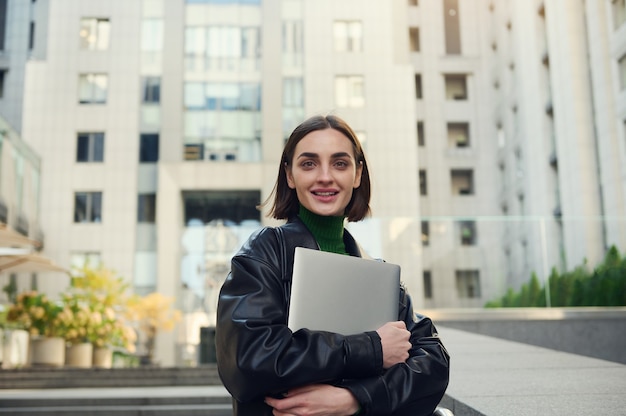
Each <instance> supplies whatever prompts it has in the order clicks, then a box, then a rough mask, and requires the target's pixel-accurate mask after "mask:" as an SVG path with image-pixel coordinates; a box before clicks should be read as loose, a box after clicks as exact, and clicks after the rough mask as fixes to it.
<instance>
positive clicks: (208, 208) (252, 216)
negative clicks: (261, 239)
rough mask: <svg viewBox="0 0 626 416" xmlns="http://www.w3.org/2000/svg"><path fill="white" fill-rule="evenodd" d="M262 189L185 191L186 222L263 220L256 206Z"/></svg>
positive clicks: (206, 222)
mask: <svg viewBox="0 0 626 416" xmlns="http://www.w3.org/2000/svg"><path fill="white" fill-rule="evenodd" d="M259 201H261V192H260V191H183V204H184V210H185V218H184V221H185V224H189V222H190V221H192V220H200V221H201V222H202V223H203V224H208V223H209V222H211V221H213V220H217V219H222V220H228V221H232V222H234V223H237V224H240V223H241V222H242V221H246V220H255V221H260V220H261V212H260V211H259V210H257V209H256V206H257V205H258V204H259Z"/></svg>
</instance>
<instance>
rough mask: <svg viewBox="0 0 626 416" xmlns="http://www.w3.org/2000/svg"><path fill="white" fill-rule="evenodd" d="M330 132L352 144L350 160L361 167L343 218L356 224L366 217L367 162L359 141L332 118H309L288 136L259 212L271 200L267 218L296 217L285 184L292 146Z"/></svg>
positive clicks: (293, 196) (294, 198)
mask: <svg viewBox="0 0 626 416" xmlns="http://www.w3.org/2000/svg"><path fill="white" fill-rule="evenodd" d="M326 129H334V130H337V131H338V132H340V133H342V134H343V135H344V136H346V137H347V138H348V140H350V141H351V142H352V149H353V151H354V158H355V161H356V163H357V164H358V163H360V164H361V166H362V167H363V169H362V172H361V185H360V186H359V187H358V188H356V189H354V192H353V193H352V198H351V199H350V202H349V203H348V205H347V206H346V211H345V213H344V214H345V215H346V217H347V218H348V221H351V222H356V221H360V220H362V219H363V218H365V217H366V216H368V215H369V214H370V206H369V203H370V196H371V185H370V176H369V169H368V168H367V162H366V160H365V154H364V153H363V147H362V146H361V143H360V142H359V139H358V138H357V137H356V134H354V131H353V130H352V128H351V127H350V126H349V125H348V123H346V122H345V121H344V120H342V119H341V118H339V117H337V116H334V115H327V116H313V117H311V118H309V119H307V120H305V121H304V122H302V124H300V125H299V126H298V127H296V128H295V129H294V131H293V132H292V133H291V136H289V140H287V143H286V144H285V148H284V149H283V155H282V157H281V159H280V166H279V167H278V177H277V179H276V184H275V185H274V189H273V190H272V193H271V194H270V196H269V197H268V198H267V200H266V201H265V202H263V203H262V204H261V205H259V208H263V207H264V206H266V205H268V203H269V202H270V200H271V199H272V198H273V199H274V203H273V204H272V206H271V209H270V211H269V213H268V214H267V216H268V217H273V218H275V219H278V220H285V219H289V218H291V217H293V216H295V215H297V214H298V211H299V209H300V202H299V201H298V197H297V195H296V190H295V189H291V188H290V187H289V185H288V183H287V169H291V164H292V161H293V156H294V153H295V151H296V146H297V145H298V143H299V142H300V140H302V139H303V138H304V137H305V136H306V135H307V134H309V133H311V132H314V131H317V130H326Z"/></svg>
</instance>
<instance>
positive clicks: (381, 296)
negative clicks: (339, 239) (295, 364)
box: [288, 247, 400, 335]
mask: <svg viewBox="0 0 626 416" xmlns="http://www.w3.org/2000/svg"><path fill="white" fill-rule="evenodd" d="M399 290H400V266H398V265H396V264H392V263H385V262H382V261H376V260H369V259H363V258H360V257H353V256H347V255H341V254H336V253H328V252H324V251H320V250H312V249H308V248H304V247H297V248H296V250H295V257H294V264H293V277H292V285H291V300H290V303H289V320H288V326H289V328H290V329H291V330H292V331H294V332H295V331H297V330H298V329H301V328H308V329H310V330H320V331H330V332H336V333H340V334H344V335H350V334H356V333H360V332H365V331H375V330H376V329H378V328H379V327H380V326H382V325H383V324H385V323H386V322H390V321H397V320H398V299H399Z"/></svg>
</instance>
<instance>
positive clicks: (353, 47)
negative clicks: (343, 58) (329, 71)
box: [333, 20, 363, 52]
mask: <svg viewBox="0 0 626 416" xmlns="http://www.w3.org/2000/svg"><path fill="white" fill-rule="evenodd" d="M333 34H334V37H335V52H361V51H363V24H362V23H361V22H360V21H357V20H354V21H336V22H335V23H334V25H333Z"/></svg>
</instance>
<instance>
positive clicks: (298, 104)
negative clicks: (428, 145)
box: [283, 77, 305, 141]
mask: <svg viewBox="0 0 626 416" xmlns="http://www.w3.org/2000/svg"><path fill="white" fill-rule="evenodd" d="M304 118H305V114H304V81H303V79H302V78H301V77H294V78H284V79H283V138H284V139H285V141H286V140H287V139H288V138H289V135H290V134H291V131H292V130H293V127H294V126H297V125H298V124H300V123H301V122H302V121H304Z"/></svg>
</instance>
